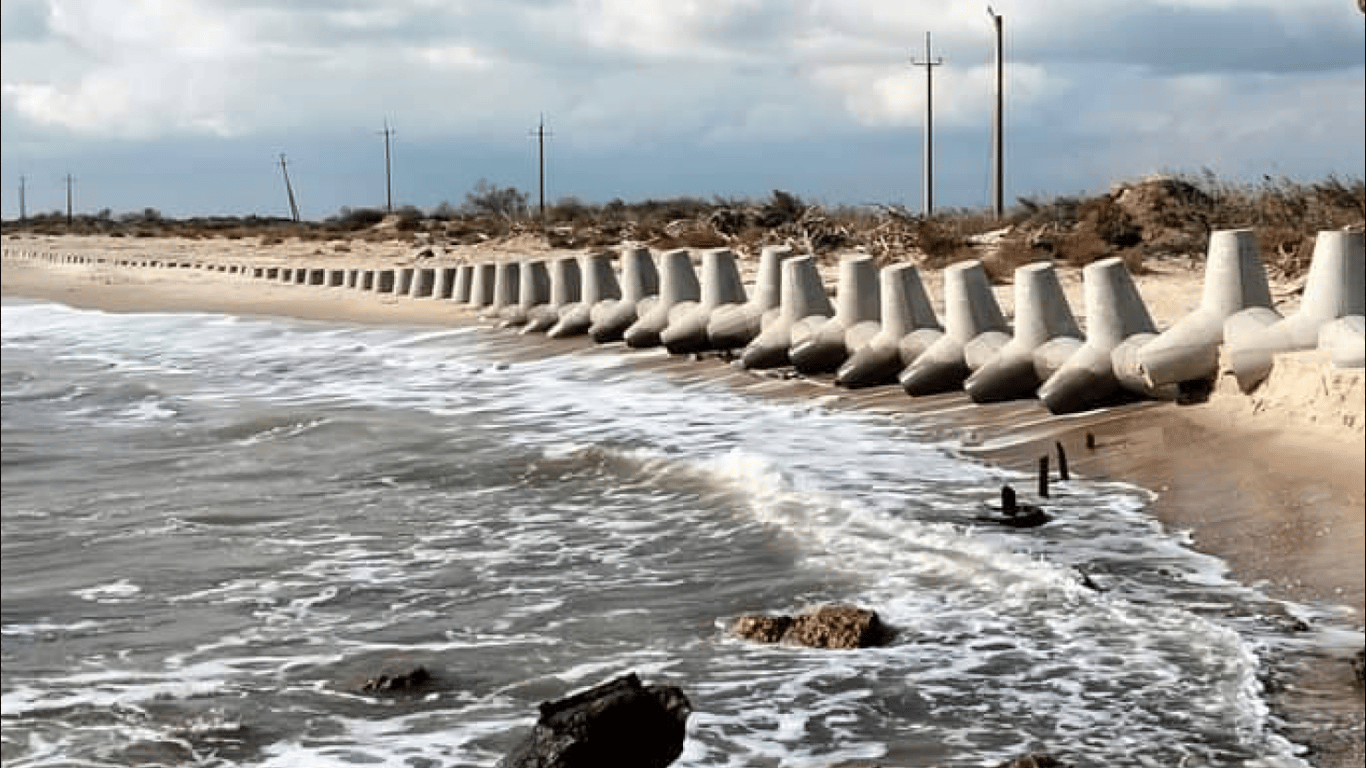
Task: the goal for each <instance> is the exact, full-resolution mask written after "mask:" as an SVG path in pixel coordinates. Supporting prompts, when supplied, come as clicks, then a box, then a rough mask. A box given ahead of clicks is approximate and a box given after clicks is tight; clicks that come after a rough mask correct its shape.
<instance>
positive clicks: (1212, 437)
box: [3, 236, 1366, 767]
mask: <svg viewBox="0 0 1366 768" xmlns="http://www.w3.org/2000/svg"><path fill="white" fill-rule="evenodd" d="M4 246H5V249H6V252H7V253H8V252H11V251H13V250H39V251H47V252H55V253H85V254H90V255H102V256H105V257H109V256H111V255H113V256H129V257H131V256H138V255H140V256H143V257H147V258H162V259H170V258H175V259H180V260H187V261H192V262H201V261H202V262H206V263H212V262H232V263H244V264H253V265H267V266H268V265H280V266H289V265H293V264H308V265H310V266H315V267H316V266H319V265H325V266H337V267H367V266H393V265H397V264H407V263H411V262H412V258H413V253H414V250H415V249H414V248H413V246H411V245H408V244H402V243H397V242H395V243H373V242H366V241H351V242H329V243H316V242H303V243H301V242H298V241H287V242H285V243H281V244H278V245H274V246H268V245H261V244H260V243H259V242H258V241H256V240H255V239H245V240H187V239H174V238H157V239H127V238H108V237H28V236H22V237H21V236H9V237H7V238H6V239H5V241H4ZM533 253H542V254H544V255H552V254H551V253H547V252H546V249H545V247H544V246H543V245H540V244H539V243H537V242H535V241H526V242H511V243H509V242H503V243H491V244H488V245H483V246H470V247H464V248H458V249H451V248H448V249H447V250H446V253H445V255H444V257H443V259H442V262H441V263H452V264H453V263H463V262H467V261H479V260H486V259H504V258H514V257H522V256H527V255H532V254H533ZM574 253H576V252H572V251H558V252H554V253H553V255H573V254H574ZM1060 276H1061V278H1062V282H1063V285H1064V289H1065V291H1066V292H1067V294H1068V298H1069V301H1070V302H1071V303H1072V307H1073V309H1074V311H1076V310H1079V309H1080V308H1081V306H1082V304H1081V290H1080V274H1079V271H1078V270H1074V269H1062V270H1060ZM828 277H829V276H828ZM924 278H925V284H926V287H927V288H928V289H929V290H930V293H931V295H932V298H934V299H935V300H936V301H938V295H937V293H938V288H939V283H940V281H939V279H938V276H937V275H935V274H926V275H924ZM1201 280H1202V275H1201V273H1200V272H1199V271H1198V269H1192V266H1191V265H1189V264H1186V263H1183V262H1167V263H1162V264H1157V265H1152V268H1151V271H1150V272H1149V273H1148V274H1144V275H1139V276H1136V281H1137V283H1138V285H1139V290H1140V292H1141V293H1142V295H1143V297H1144V299H1145V301H1146V302H1147V304H1148V308H1149V310H1150V311H1151V312H1152V314H1153V317H1154V319H1155V320H1156V321H1157V323H1158V325H1159V327H1165V326H1167V325H1169V324H1170V323H1171V322H1172V321H1174V320H1175V319H1177V318H1179V317H1181V316H1183V315H1184V314H1185V313H1187V312H1189V311H1190V310H1191V309H1193V308H1194V307H1195V306H1196V305H1197V304H1198V303H1199V297H1200V290H1201ZM3 292H4V294H5V295H6V296H24V297H30V298H41V299H49V300H54V301H59V302H62V303H65V304H68V305H72V306H77V307H84V308H91V309H101V310H107V311H149V310H150V311H202V312H224V313H234V314H258V315H282V316H290V317H298V318H305V319H316V320H330V321H339V322H360V323H392V324H403V325H413V324H431V325H451V324H463V323H471V322H476V320H475V318H473V317H472V316H471V313H469V312H468V311H467V310H465V309H463V308H462V307H460V306H459V305H455V304H453V303H451V302H448V301H434V300H430V299H408V298H396V297H393V296H388V295H379V294H375V293H371V292H364V293H363V292H360V291H355V290H346V289H336V288H331V289H329V288H320V287H303V286H296V285H284V284H278V283H270V282H266V281H262V280H251V279H249V278H243V277H237V276H230V275H227V274H224V273H217V272H204V271H200V270H194V269H175V270H170V269H151V268H118V267H112V266H108V265H89V266H87V265H79V266H78V265H61V264H52V263H46V262H34V261H13V260H11V259H8V258H7V259H6V260H5V262H4V278H3ZM1272 293H1273V296H1274V297H1276V298H1277V299H1278V301H1280V302H1281V304H1280V305H1278V309H1280V310H1281V311H1283V312H1286V311H1291V310H1293V309H1294V305H1295V302H1296V301H1297V299H1298V296H1297V294H1296V293H1295V291H1294V286H1290V285H1273V286H1272ZM997 295H998V299H999V300H1000V301H1001V304H1002V307H1003V309H1005V310H1006V312H1007V314H1009V312H1010V310H1011V303H1012V302H1011V289H1010V288H1009V287H1008V286H1001V287H998V288H997ZM508 344H509V346H515V345H520V346H524V347H525V348H526V350H527V352H526V353H527V354H554V353H555V352H556V350H563V349H581V348H583V346H585V345H586V344H587V342H586V341H583V340H575V341H569V342H552V341H549V340H544V339H540V340H535V341H532V340H528V339H526V338H524V337H517V338H516V339H515V340H513V339H511V338H509V341H508ZM653 366H654V367H656V368H658V369H659V370H662V371H665V372H667V373H669V374H671V375H675V376H683V377H696V376H706V377H709V378H716V379H720V380H723V381H727V382H729V383H731V384H733V385H735V386H737V387H741V388H745V389H747V390H750V391H754V392H757V393H760V394H763V395H766V396H775V397H810V396H820V397H822V398H823V401H824V402H827V403H829V404H832V405H836V406H849V407H859V408H866V409H873V410H880V411H889V412H895V413H902V414H913V415H919V416H922V417H924V418H926V419H928V420H933V422H934V423H936V424H940V425H942V429H943V432H944V437H946V438H948V439H950V440H954V441H956V442H957V443H958V444H959V446H960V447H961V449H962V450H963V451H965V452H967V453H970V454H974V455H978V456H980V457H982V458H984V459H986V460H989V461H993V462H995V463H998V464H1000V465H1004V466H1009V467H1012V468H1016V469H1029V468H1030V467H1032V466H1033V465H1034V462H1035V461H1036V459H1037V458H1038V457H1039V456H1042V455H1045V454H1048V453H1050V452H1052V450H1053V448H1054V445H1055V443H1062V444H1063V445H1064V446H1066V448H1067V450H1068V454H1069V458H1070V464H1071V467H1072V469H1073V471H1074V472H1076V473H1078V474H1082V475H1086V476H1091V477H1100V478H1106V479H1114V480H1123V481H1127V482H1131V483H1134V484H1137V485H1140V486H1143V487H1145V488H1148V489H1150V490H1152V491H1155V492H1156V493H1157V497H1156V500H1155V502H1154V504H1153V505H1152V510H1153V512H1154V514H1155V515H1156V516H1157V517H1158V518H1159V519H1160V520H1161V521H1162V522H1163V523H1164V524H1165V525H1166V526H1168V527H1169V528H1171V529H1174V530H1182V531H1188V532H1189V534H1190V537H1191V540H1192V542H1193V545H1194V546H1195V547H1196V548H1197V549H1199V550H1201V551H1204V552H1207V553H1210V554H1213V555H1216V556H1218V557H1220V558H1222V559H1224V560H1225V561H1226V562H1227V563H1228V564H1229V567H1230V571H1231V575H1232V576H1233V577H1234V578H1236V579H1238V580H1239V581H1242V582H1244V583H1249V584H1255V585H1258V586H1260V587H1262V588H1263V589H1264V590H1265V591H1266V592H1267V593H1268V594H1270V595H1271V596H1273V597H1276V598H1279V599H1284V600H1288V601H1293V602H1315V603H1327V604H1333V605H1340V606H1343V613H1344V615H1346V617H1347V620H1348V621H1349V622H1350V623H1352V624H1353V625H1355V626H1356V627H1358V628H1360V627H1361V625H1362V623H1363V618H1364V617H1366V609H1364V607H1363V602H1364V600H1363V599H1364V598H1366V576H1364V574H1366V564H1364V563H1366V556H1363V522H1364V521H1366V438H1364V437H1363V435H1364V432H1363V429H1366V413H1364V411H1366V395H1364V394H1363V378H1364V377H1363V374H1362V372H1361V371H1355V372H1333V371H1332V370H1331V369H1328V368H1326V367H1325V366H1323V365H1322V364H1321V363H1320V362H1319V361H1318V360H1317V359H1316V357H1315V356H1314V355H1313V353H1304V354H1300V355H1295V356H1291V358H1290V359H1286V360H1281V361H1279V362H1278V365H1277V369H1276V371H1275V372H1274V374H1273V376H1272V378H1271V379H1270V380H1268V382H1267V383H1266V384H1264V385H1263V387H1262V388H1261V389H1259V390H1258V391H1257V392H1254V393H1253V395H1251V396H1248V395H1243V394H1241V393H1239V392H1237V390H1236V388H1235V387H1233V386H1232V385H1231V384H1230V383H1227V382H1226V379H1227V377H1224V378H1221V381H1220V384H1219V386H1217V387H1216V391H1215V392H1214V394H1213V396H1212V397H1211V398H1210V399H1209V401H1208V402H1205V403H1200V404H1194V405H1176V404H1172V403H1143V404H1137V405H1132V406H1125V407H1122V408H1116V409H1108V410H1104V411H1098V412H1093V413H1088V414H1082V415H1078V416H1071V417H1065V418H1060V417H1053V416H1050V415H1049V414H1048V413H1047V411H1046V410H1044V409H1043V408H1042V406H1040V405H1039V404H1038V403H1037V402H1032V401H1028V402H1016V403H1006V404H1000V405H988V406H973V405H971V404H970V402H969V401H968V400H967V399H966V397H965V396H964V395H962V394H961V393H958V394H952V395H940V396H935V397H929V398H916V399H912V398H908V397H906V396H905V394H904V393H902V392H901V390H900V389H899V388H898V387H894V386H893V387H879V388H875V389H872V390H864V391H858V392H847V391H844V390H840V389H838V388H835V387H833V386H832V385H830V384H829V383H828V382H827V381H820V380H817V381H810V380H796V381H777V380H774V379H772V378H769V377H762V376H756V375H754V374H750V373H746V372H743V371H740V370H738V369H736V368H735V367H733V366H726V365H724V364H722V363H721V362H719V361H716V360H706V361H702V362H695V361H693V360H691V359H690V358H669V357H667V356H665V355H662V354H661V356H660V358H659V359H658V360H657V361H656V362H655V363H653ZM1087 433H1090V434H1091V435H1093V436H1094V438H1095V444H1096V447H1095V449H1094V450H1088V449H1086V448H1085V444H1086V439H1085V437H1086V434H1087ZM1354 652H1355V649H1352V648H1332V649H1324V652H1323V654H1322V656H1323V660H1322V661H1321V662H1320V663H1318V664H1317V665H1315V666H1314V668H1312V669H1307V670H1304V671H1303V673H1302V674H1300V675H1299V676H1298V677H1297V678H1296V679H1295V680H1293V681H1290V684H1289V685H1288V687H1287V688H1286V690H1285V691H1283V692H1281V693H1279V694H1277V695H1276V696H1275V697H1274V701H1275V704H1276V706H1277V707H1278V709H1279V710H1280V711H1281V712H1282V713H1283V715H1284V717H1285V718H1286V720H1287V721H1288V722H1289V723H1290V724H1291V726H1292V727H1291V731H1292V733H1293V735H1294V736H1295V737H1296V738H1297V739H1298V740H1300V741H1303V742H1307V743H1309V744H1310V745H1311V746H1312V747H1313V749H1314V750H1315V754H1314V755H1312V756H1311V758H1310V759H1311V761H1312V762H1313V763H1314V764H1315V765H1320V766H1326V767H1335V766H1360V765H1362V764H1363V762H1362V760H1363V757H1362V741H1363V735H1362V733H1363V722H1364V720H1363V708H1362V694H1361V691H1360V690H1359V689H1358V688H1357V687H1356V683H1355V681H1354V680H1353V674H1352V671H1351V668H1350V665H1349V659H1350V656H1351V655H1352V654H1353V653H1354ZM1325 717H1326V718H1328V719H1329V720H1331V721H1333V722H1334V723H1336V725H1335V726H1333V727H1324V726H1323V725H1322V723H1323V722H1324V719H1325ZM1300 719H1304V720H1305V721H1306V722H1313V723H1315V725H1313V726H1309V727H1308V730H1307V731H1304V732H1302V731H1301V730H1297V729H1295V728H1294V727H1293V725H1294V723H1295V722H1296V721H1297V720H1300Z"/></svg>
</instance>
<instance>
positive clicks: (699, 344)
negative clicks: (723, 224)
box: [659, 248, 745, 355]
mask: <svg viewBox="0 0 1366 768" xmlns="http://www.w3.org/2000/svg"><path fill="white" fill-rule="evenodd" d="M700 290H701V296H700V298H699V299H698V300H697V301H695V302H693V301H682V302H679V303H678V304H675V305H674V307H673V308H672V309H671V310H669V315H668V323H667V324H666V325H665V327H664V330H663V331H662V332H660V334H659V340H660V342H661V343H662V344H663V345H664V348H665V349H667V350H669V352H670V354H675V355H685V354H689V353H692V352H702V351H705V350H708V349H711V348H712V346H711V337H710V336H708V335H707V326H708V325H709V323H710V321H711V316H712V314H713V313H715V312H716V311H718V310H719V309H721V308H722V307H739V306H743V305H744V304H745V285H744V282H742V281H741V280H740V267H739V265H738V264H736V261H735V254H734V253H732V252H731V250H730V249H729V248H714V249H711V250H708V251H704V252H703V253H702V276H701V289H700Z"/></svg>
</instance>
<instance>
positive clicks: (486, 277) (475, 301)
mask: <svg viewBox="0 0 1366 768" xmlns="http://www.w3.org/2000/svg"><path fill="white" fill-rule="evenodd" d="M472 267H473V274H472V276H471V278H470V302H469V303H470V306H471V307H473V308H474V309H484V308H485V307H489V306H492V305H493V289H494V287H495V286H494V284H495V283H496V282H497V279H498V265H497V264H496V263H495V262H492V261H486V262H482V263H480V264H474V265H472Z"/></svg>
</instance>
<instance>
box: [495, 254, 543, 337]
mask: <svg viewBox="0 0 1366 768" xmlns="http://www.w3.org/2000/svg"><path fill="white" fill-rule="evenodd" d="M510 263H515V264H516V266H517V303H515V304H510V305H508V306H505V307H503V308H502V309H500V310H498V317H499V319H500V322H499V323H498V326H499V327H500V328H515V327H519V326H523V325H526V324H527V321H528V320H530V319H531V312H532V310H533V309H535V308H536V307H539V306H541V305H543V304H545V303H546V302H547V301H549V300H550V270H548V269H547V268H546V264H545V260H544V259H528V260H526V261H523V262H520V263H516V262H510Z"/></svg>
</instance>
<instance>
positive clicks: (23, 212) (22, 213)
mask: <svg viewBox="0 0 1366 768" xmlns="http://www.w3.org/2000/svg"><path fill="white" fill-rule="evenodd" d="M27 220H28V208H27V207H26V206H25V204H24V177H23V175H20V176H19V223H20V224H23V223H24V222H25V221H27Z"/></svg>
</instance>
